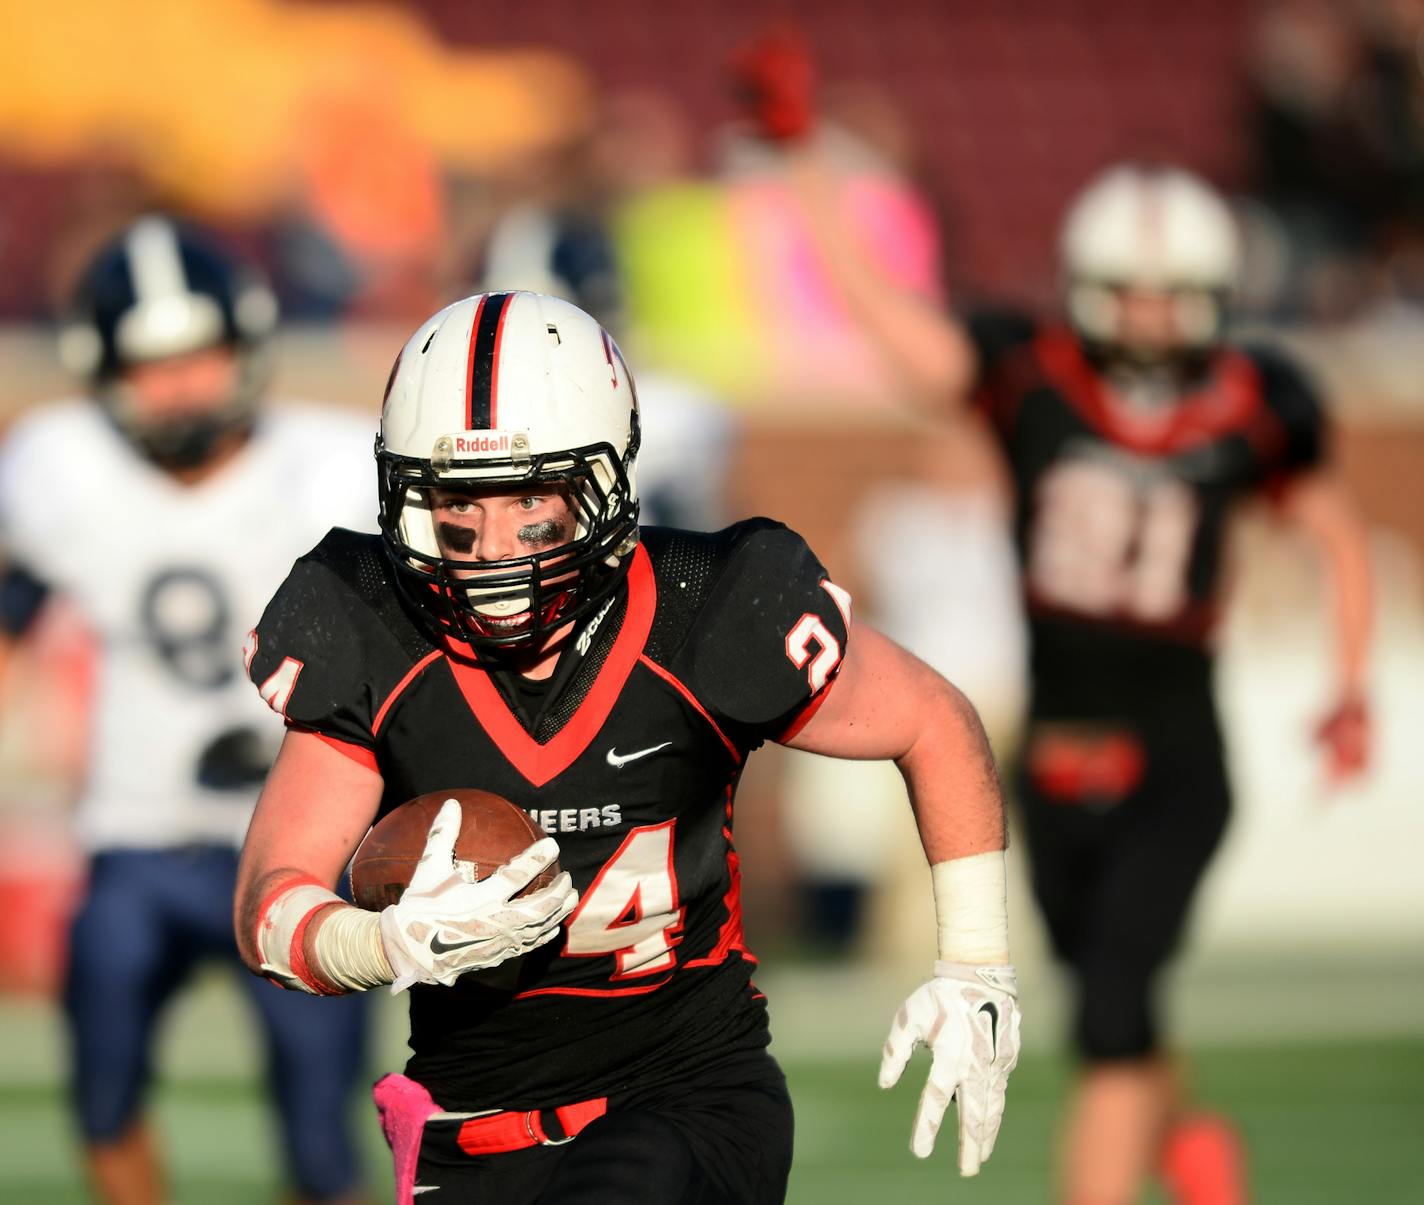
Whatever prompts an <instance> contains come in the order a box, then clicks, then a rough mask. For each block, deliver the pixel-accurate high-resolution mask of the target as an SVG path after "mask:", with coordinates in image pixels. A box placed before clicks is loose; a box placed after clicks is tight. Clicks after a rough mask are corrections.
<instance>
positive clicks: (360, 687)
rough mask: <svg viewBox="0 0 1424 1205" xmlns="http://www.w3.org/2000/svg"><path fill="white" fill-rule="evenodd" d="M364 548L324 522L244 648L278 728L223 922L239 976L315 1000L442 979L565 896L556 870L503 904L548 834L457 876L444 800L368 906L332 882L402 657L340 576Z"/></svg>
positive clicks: (354, 838) (404, 667) (373, 775)
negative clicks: (389, 899) (233, 936)
mask: <svg viewBox="0 0 1424 1205" xmlns="http://www.w3.org/2000/svg"><path fill="white" fill-rule="evenodd" d="M368 543H369V541H367V540H366V538H365V537H360V536H353V535H351V534H350V533H335V532H334V533H332V534H331V535H329V536H328V537H327V539H326V540H324V541H323V542H322V544H321V545H320V546H318V547H317V548H316V549H315V550H313V552H311V553H309V554H308V555H307V556H305V557H303V558H302V559H301V560H300V561H298V562H297V564H296V566H295V567H294V568H293V570H292V573H291V575H290V576H289V577H288V578H287V580H286V581H285V582H284V583H283V584H282V586H281V588H280V589H279V590H278V592H277V594H276V596H275V597H274V598H273V599H272V601H271V603H269V604H268V606H267V609H266V611H265V612H264V613H263V616H262V620H261V622H260V623H259V624H258V625H257V629H256V630H255V631H254V632H253V633H252V634H251V636H250V637H249V641H248V648H247V653H246V660H247V667H248V673H249V676H250V677H251V679H252V682H253V685H255V686H256V687H257V689H258V691H259V692H260V693H261V695H262V697H263V699H265V700H266V701H267V703H268V705H269V706H271V707H272V709H273V710H274V711H276V712H277V713H278V714H279V715H281V716H282V717H283V718H284V719H286V720H287V723H288V733H287V736H286V739H285V740H284V741H283V744H282V749H281V752H280V753H279V754H278V757H277V760H276V763H275V764H274V765H273V767H272V771H271V773H270V774H269V775H268V778H267V783H266V785H265V786H264V788H263V791H262V795H261V797H260V798H259V800H258V803H257V809H256V811H255V812H254V813H253V818H252V823H251V825H250V827H249V829H248V834H247V839H246V841H245V843H244V845H243V851H242V858H241V863H240V867H239V876H238V889H237V895H236V899H235V900H234V926H235V928H236V932H237V940H238V946H239V949H240V950H241V952H242V957H243V960H244V961H245V962H246V963H247V965H248V966H249V967H250V968H251V969H252V970H253V971H256V972H257V973H259V974H263V975H267V976H268V977H269V978H271V979H272V980H273V981H275V982H277V983H280V984H281V985H282V986H283V987H287V988H292V989H294V990H297V991H305V992H309V993H312V994H314V995H331V994H338V993H341V992H349V991H361V990H364V989H367V988H371V987H376V986H378V985H381V984H391V985H392V986H393V990H400V989H402V988H405V987H408V986H410V985H411V984H413V983H432V984H433V983H440V984H446V985H448V984H451V983H454V982H455V980H456V979H457V978H458V977H459V976H460V975H462V974H464V973H465V972H466V971H470V970H475V969H479V968H486V967H491V966H497V965H498V964H499V963H501V962H503V961H505V960H506V959H508V958H514V957H518V956H519V955H521V954H525V953H527V952H528V951H529V950H531V949H533V948H534V947H535V946H537V945H541V944H543V942H545V941H548V940H550V939H551V938H552V937H554V936H555V934H557V933H558V931H559V925H560V923H561V922H562V920H563V918H564V917H565V916H567V915H568V913H569V912H570V911H571V910H572V909H573V906H574V904H575V903H576V902H577V900H576V896H575V894H574V892H573V889H572V886H571V885H570V882H569V878H568V876H567V875H561V876H559V877H558V878H556V879H555V880H554V882H553V883H551V884H550V885H549V886H547V887H544V888H541V889H540V890H538V891H533V892H530V893H529V894H528V895H525V896H523V897H521V898H519V899H515V898H514V897H515V896H516V895H517V894H518V893H519V892H520V891H522V890H523V889H524V888H525V887H526V886H527V885H528V884H529V882H530V881H531V880H532V879H534V878H535V877H536V876H537V875H538V874H539V873H540V872H541V871H543V870H544V869H545V867H547V866H548V865H550V864H551V863H552V862H553V861H554V859H555V858H556V857H557V856H558V847H557V845H555V843H554V842H553V841H538V842H535V843H534V844H533V845H531V846H530V848H529V849H527V850H525V851H524V853H522V854H520V855H519V856H518V857H516V858H513V859H511V860H510V862H509V863H508V864H507V865H506V866H504V867H502V868H501V869H500V870H499V871H497V872H496V873H495V874H493V875H491V876H489V877H488V878H486V879H482V880H480V881H478V882H472V881H470V878H468V877H466V876H465V875H463V874H462V873H461V870H460V867H459V866H457V864H456V862H455V837H456V835H457V834H458V832H459V827H460V810H459V806H458V805H457V804H451V805H448V806H447V808H445V809H442V810H441V812H440V814H439V815H438V816H437V817H436V819H435V821H434V822H433V823H432V825H431V827H430V832H429V835H428V837H427V840H426V845H425V851H424V854H423V856H422V857H421V859H420V862H419V864H418V866H417V867H416V869H415V872H414V874H413V875H412V877H411V879H410V885H409V886H408V887H407V888H406V890H405V892H404V894H403V895H402V896H401V898H400V900H399V901H397V902H396V903H395V904H392V905H390V906H389V907H388V908H386V909H385V910H384V911H382V912H379V913H377V912H368V911H366V910H364V909H361V908H355V907H353V906H351V905H350V904H348V903H346V902H345V901H343V900H342V899H341V898H340V897H339V896H338V895H336V893H335V892H334V891H333V890H332V888H333V887H335V886H336V883H337V880H338V878H339V877H340V875H341V872H342V869H343V867H345V866H346V864H347V862H348V861H349V860H350V858H351V856H352V854H353V853H354V852H355V850H356V847H357V845H359V844H360V842H361V838H362V837H363V836H365V834H366V832H367V831H368V830H369V829H370V827H371V823H372V821H373V820H375V818H376V815H377V813H378V812H379V810H380V807H381V801H382V798H383V795H384V791H385V782H384V779H383V778H382V776H381V774H380V772H379V770H378V769H377V765H378V762H377V754H376V738H375V735H374V732H375V724H374V722H373V715H372V709H373V707H374V706H376V704H374V703H373V701H372V700H373V698H374V699H382V698H385V697H386V696H387V695H388V694H389V688H390V686H391V685H392V684H393V683H394V682H396V681H399V680H400V678H401V677H402V676H403V675H404V674H405V673H406V672H407V671H408V669H409V660H410V653H409V650H405V649H403V648H402V647H400V646H399V645H398V643H397V644H393V643H392V641H391V638H390V633H389V631H388V630H386V629H383V628H382V627H381V623H380V620H379V617H378V616H377V615H376V613H375V611H374V610H373V609H372V607H371V605H370V603H371V599H370V598H368V597H364V596H360V595H358V594H357V593H356V592H355V591H354V590H353V588H352V586H351V584H350V582H351V580H352V578H353V576H354V577H356V578H357V579H358V580H359V579H360V576H361V575H360V573H359V572H357V571H358V570H359V569H360V568H361V566H362V564H363V562H362V560H361V558H362V556H363V555H365V552H367V551H369V549H367V548H366V545H367V544H368ZM367 568H368V569H369V565H367ZM367 576H369V574H368V575H367ZM386 678H390V681H389V682H387V681H385V679H386ZM452 809H453V810H452Z"/></svg>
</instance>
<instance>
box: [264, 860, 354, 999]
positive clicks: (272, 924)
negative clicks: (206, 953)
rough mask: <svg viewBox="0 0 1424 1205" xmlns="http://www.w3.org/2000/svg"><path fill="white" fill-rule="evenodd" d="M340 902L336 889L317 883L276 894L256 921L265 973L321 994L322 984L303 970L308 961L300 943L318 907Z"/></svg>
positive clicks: (287, 985)
mask: <svg viewBox="0 0 1424 1205" xmlns="http://www.w3.org/2000/svg"><path fill="white" fill-rule="evenodd" d="M341 902H342V900H341V897H340V896H339V895H337V894H336V893H335V892H334V891H328V890H327V889H326V888H325V887H323V886H321V885H320V884H319V883H315V882H297V883H293V884H292V885H291V886H290V887H288V888H287V889H286V890H285V891H279V892H278V893H277V894H275V895H274V896H273V897H272V898H271V899H270V900H269V901H268V902H267V906H266V907H265V908H263V909H262V915H261V916H260V917H259V918H258V921H257V953H258V954H259V955H260V957H261V959H262V970H263V972H264V973H266V974H268V975H270V976H271V977H272V978H273V979H275V980H276V981H277V982H278V983H280V984H281V985H282V986H283V987H289V988H293V989H295V990H297V991H303V992H310V993H311V994H312V995H321V994H322V992H321V986H320V985H319V984H317V983H315V982H313V981H312V980H311V979H310V978H309V976H308V975H307V974H304V973H303V972H305V971H306V963H305V960H304V959H303V958H302V953H301V946H300V944H298V942H299V939H300V937H301V936H302V935H303V934H304V933H305V931H306V926H307V922H309V921H310V920H311V918H312V916H313V915H314V914H315V913H316V912H317V911H318V910H319V909H321V908H325V907H326V906H327V905H328V904H332V903H336V904H339V903H341ZM294 950H295V953H294Z"/></svg>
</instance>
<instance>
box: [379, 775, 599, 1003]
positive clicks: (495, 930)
mask: <svg viewBox="0 0 1424 1205" xmlns="http://www.w3.org/2000/svg"><path fill="white" fill-rule="evenodd" d="M459 831H460V805H459V803H457V802H456V801H455V800H453V799H447V800H446V801H445V802H444V804H442V805H441V808H440V811H439V812H438V813H436V816H435V819H434V821H432V823H431V825H430V833H429V835H428V836H427V837H426V839H425V850H424V852H422V853H421V855H420V862H419V863H418V864H417V865H416V868H415V873H414V874H413V875H411V878H410V885H409V886H408V887H407V888H406V889H405V892H404V894H402V896H401V897H400V899H399V900H398V901H397V902H396V903H394V904H391V905H390V906H389V907H388V908H386V909H385V910H384V911H382V913H381V919H380V926H381V944H382V945H383V946H385V950H386V957H387V958H388V959H389V960H390V964H391V969H392V970H393V971H394V972H395V974H396V978H395V982H393V983H392V984H391V991H392V993H395V992H401V991H404V990H405V989H406V988H408V987H410V985H411V984H413V983H440V984H444V985H445V986H446V987H448V986H449V985H450V984H452V983H454V982H455V980H456V979H458V978H459V977H460V976H461V975H463V974H464V973H465V972H466V971H473V970H479V969H485V968H489V967H493V966H498V965H499V964H500V963H501V962H504V961H506V960H507V959H510V958H518V957H520V956H521V955H523V954H527V953H529V951H530V950H534V949H537V948H538V947H539V946H542V945H543V944H544V943H545V942H546V941H550V940H551V939H552V938H554V937H555V936H556V935H557V934H558V932H559V926H560V925H561V924H562V923H563V920H564V918H565V917H566V916H568V914H569V913H570V912H572V911H573V910H574V906H575V905H576V904H577V903H578V892H576V891H575V890H574V888H573V883H572V882H571V881H570V879H569V876H568V874H567V873H564V874H560V875H559V876H558V877H557V878H556V879H555V880H554V881H553V882H552V883H550V884H549V885H548V886H547V887H541V888H539V890H537V891H531V892H530V893H529V894H528V895H523V896H519V898H518V899H515V898H514V897H515V896H516V895H517V894H518V893H519V892H520V891H523V890H524V888H525V887H527V886H528V885H529V883H530V882H531V881H532V880H533V879H534V878H535V876H537V875H538V874H539V873H540V872H541V871H543V870H544V869H545V868H546V867H548V866H549V865H551V864H552V863H553V862H554V861H555V860H556V859H557V858H558V856H559V846H558V843H557V842H556V841H554V840H553V838H551V837H545V838H543V839H542V840H539V841H535V842H534V843H533V844H532V845H530V846H529V848H528V849H526V850H524V851H523V852H522V853H520V854H517V855H516V856H515V857H513V858H511V859H510V860H509V861H508V862H506V863H505V864H504V865H503V866H501V867H500V868H499V869H498V870H497V871H495V872H494V874H492V875H490V876H489V877H488V878H484V879H479V880H478V881H476V880H474V878H473V871H472V868H471V867H470V864H469V863H468V862H457V861H456V860H455V838H456V836H457V835H458V834H459Z"/></svg>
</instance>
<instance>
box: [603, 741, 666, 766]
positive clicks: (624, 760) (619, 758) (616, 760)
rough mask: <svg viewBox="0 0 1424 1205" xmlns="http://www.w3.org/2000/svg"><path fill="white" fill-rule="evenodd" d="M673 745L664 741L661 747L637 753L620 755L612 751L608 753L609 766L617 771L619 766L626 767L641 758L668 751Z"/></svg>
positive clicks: (640, 750) (655, 746)
mask: <svg viewBox="0 0 1424 1205" xmlns="http://www.w3.org/2000/svg"><path fill="white" fill-rule="evenodd" d="M671 744H672V742H671V741H664V742H663V743H662V744H661V745H654V746H653V747H652V748H651V749H639V750H638V751H637V752H636V753H619V752H618V751H617V750H616V749H610V750H609V751H608V764H609V765H610V766H613V767H614V768H615V769H616V768H618V767H619V766H626V765H627V764H628V763H629V762H630V761H637V760H638V758H640V757H647V756H648V754H649V753H656V752H657V751H658V750H659V749H666V748H667V747H668V746H669V745H671Z"/></svg>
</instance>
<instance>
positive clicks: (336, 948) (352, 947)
mask: <svg viewBox="0 0 1424 1205" xmlns="http://www.w3.org/2000/svg"><path fill="white" fill-rule="evenodd" d="M311 944H312V961H313V962H315V964H316V970H317V972H318V973H319V974H320V975H321V977H322V978H323V979H328V980H330V981H331V982H332V983H334V984H336V985H337V986H338V987H341V988H344V989H345V990H346V991H348V992H364V991H365V990H366V989H367V988H372V987H380V986H382V985H383V984H387V983H390V982H392V981H393V980H394V979H395V977H396V973H395V971H393V970H392V969H391V963H390V959H388V958H387V957H386V947H385V946H384V945H383V944H382V942H381V914H380V913H379V912H366V911H365V910H363V909H361V908H354V907H352V906H351V905H350V904H346V905H344V906H342V907H340V908H333V909H332V910H331V911H330V912H328V913H327V914H326V916H324V917H323V918H322V921H321V924H320V925H318V926H317V930H316V933H315V934H314V935H313V937H312V943H311Z"/></svg>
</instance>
